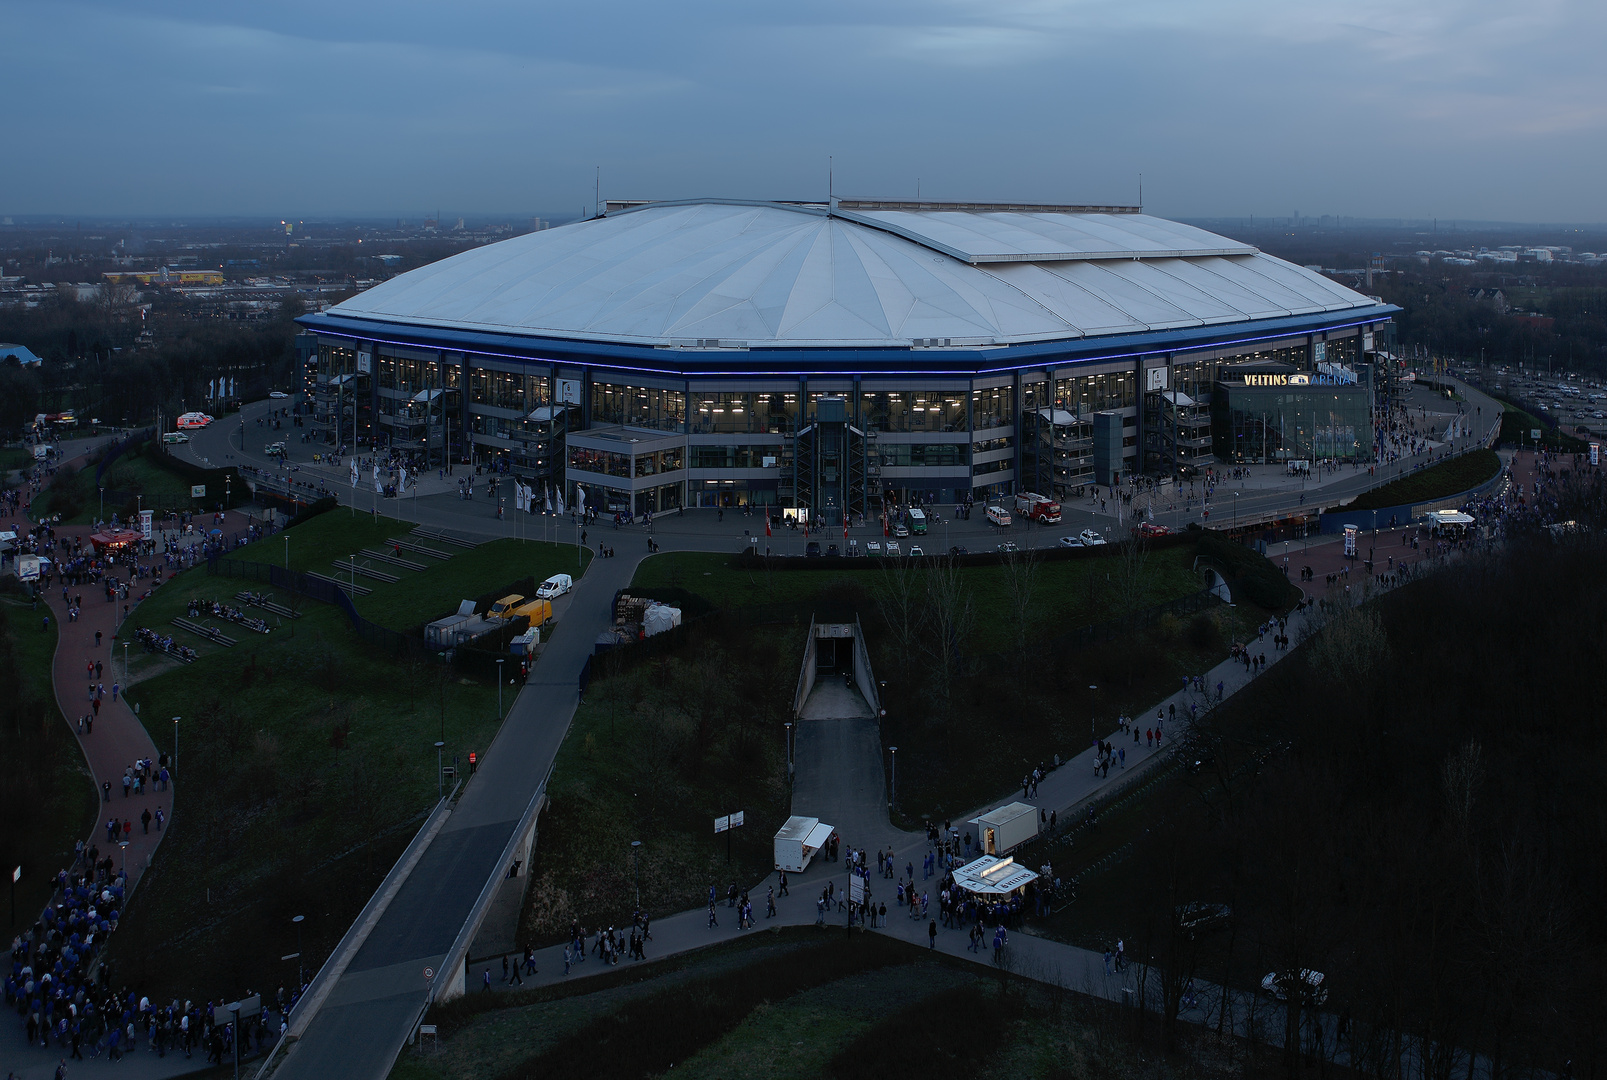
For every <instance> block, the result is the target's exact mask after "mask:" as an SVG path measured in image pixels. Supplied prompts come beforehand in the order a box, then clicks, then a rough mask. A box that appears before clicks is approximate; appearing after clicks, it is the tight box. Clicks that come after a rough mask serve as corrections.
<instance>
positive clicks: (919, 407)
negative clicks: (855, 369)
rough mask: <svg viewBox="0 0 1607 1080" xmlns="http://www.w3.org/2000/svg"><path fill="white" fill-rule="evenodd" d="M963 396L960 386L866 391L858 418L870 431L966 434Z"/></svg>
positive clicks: (862, 394)
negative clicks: (954, 432) (952, 432)
mask: <svg viewBox="0 0 1607 1080" xmlns="http://www.w3.org/2000/svg"><path fill="white" fill-rule="evenodd" d="M987 392H988V393H992V391H987ZM965 393H966V391H965V388H964V387H963V386H960V387H955V388H953V389H930V390H875V391H866V392H862V393H861V394H860V395H859V409H860V419H861V421H862V422H863V423H864V425H865V427H866V429H867V430H869V431H965V430H967V427H966V422H965Z"/></svg>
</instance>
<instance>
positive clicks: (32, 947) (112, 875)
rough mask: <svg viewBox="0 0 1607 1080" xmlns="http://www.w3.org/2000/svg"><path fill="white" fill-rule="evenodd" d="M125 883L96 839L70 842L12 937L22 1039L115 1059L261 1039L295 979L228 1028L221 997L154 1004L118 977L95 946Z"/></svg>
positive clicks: (216, 1057) (257, 1048)
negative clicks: (36, 906) (68, 854)
mask: <svg viewBox="0 0 1607 1080" xmlns="http://www.w3.org/2000/svg"><path fill="white" fill-rule="evenodd" d="M113 820H114V821H115V819H113ZM147 827H148V825H147ZM110 828H111V825H110V824H108V835H110ZM131 828H132V823H131V822H122V823H120V824H118V829H119V832H121V833H124V834H126V833H127V832H128V831H130V830H131ZM109 843H110V841H109ZM127 888H128V877H127V872H126V870H125V869H124V868H121V867H118V866H117V864H116V860H115V859H113V858H112V857H111V856H110V855H108V856H106V857H105V858H102V856H101V851H100V848H99V847H98V846H97V845H95V844H93V843H89V844H86V843H84V842H82V841H80V842H79V844H78V845H77V850H76V854H75V855H74V858H73V862H72V864H71V865H70V866H68V867H67V868H66V869H63V870H60V871H58V872H57V874H56V877H55V888H54V890H53V891H52V894H51V898H50V902H49V903H48V904H46V906H45V907H44V909H43V910H42V911H41V912H40V913H39V917H38V918H37V919H35V920H34V922H33V923H32V925H31V926H29V927H28V928H27V929H26V930H24V931H23V932H22V933H20V934H17V935H15V936H14V937H13V938H12V940H11V967H10V970H9V971H8V973H7V974H6V978H5V1002H6V1006H7V1008H10V1009H13V1010H14V1011H15V1012H16V1013H17V1016H18V1019H19V1020H20V1022H21V1023H22V1025H23V1027H24V1029H25V1032H26V1035H27V1039H28V1044H29V1045H30V1046H35V1047H40V1048H44V1049H49V1048H52V1047H54V1048H55V1049H56V1050H57V1051H58V1052H60V1053H61V1054H62V1061H63V1063H64V1064H65V1062H66V1061H68V1060H77V1061H82V1060H85V1055H86V1053H87V1055H88V1057H89V1058H91V1059H92V1058H97V1057H99V1056H101V1055H102V1054H105V1055H106V1056H107V1058H108V1059H109V1060H112V1061H116V1060H118V1059H120V1058H122V1057H124V1056H126V1055H128V1054H133V1053H138V1052H140V1051H141V1050H142V1049H143V1050H145V1051H147V1052H150V1053H154V1054H156V1055H157V1056H159V1057H162V1056H166V1054H167V1053H168V1051H173V1052H174V1053H179V1052H182V1053H183V1054H184V1055H185V1056H186V1057H191V1056H193V1055H194V1053H195V1051H196V1050H198V1049H199V1050H201V1051H202V1052H203V1053H204V1055H205V1056H206V1059H207V1060H208V1061H213V1062H216V1063H218V1064H222V1063H223V1061H224V1060H225V1058H226V1057H227V1056H229V1055H231V1054H232V1052H233V1050H234V1044H235V1042H236V1041H239V1043H240V1047H241V1053H242V1056H244V1055H246V1054H248V1053H253V1052H255V1053H261V1052H262V1050H263V1049H264V1048H265V1047H266V1046H268V1045H271V1043H272V1041H274V1040H276V1039H277V1038H278V1037H279V1035H280V1034H281V1033H282V1032H283V1030H284V1027H285V1018H286V1016H287V1015H288V1013H289V1010H290V1008H292V1007H293V1006H294V1004H295V1002H296V1001H297V1000H298V999H299V998H300V995H301V993H302V991H303V990H304V989H305V987H298V988H296V989H295V990H293V991H291V992H289V993H287V992H286V991H285V989H284V988H281V989H280V990H279V992H278V995H277V997H276V998H275V999H274V1000H272V1001H267V1000H265V1001H264V1002H263V1005H262V1008H261V1010H260V1011H259V1012H257V1013H255V1014H253V1015H249V1016H242V1017H240V1019H239V1024H238V1027H237V1026H236V1024H235V1021H234V1016H233V1014H232V1013H230V1012H228V1011H227V1010H226V1009H225V1008H224V1003H223V1001H222V1000H221V999H220V1000H213V1001H200V1002H197V1001H183V1002H180V1001H179V1000H178V999H174V1000H172V1001H171V1002H169V1003H166V1004H163V1003H161V1002H158V1001H154V1000H152V998H151V997H150V995H149V994H147V993H145V992H143V991H142V990H140V989H139V988H136V987H131V986H129V985H127V984H126V983H122V982H119V980H118V979H117V978H116V975H115V966H114V964H113V963H112V962H111V961H109V960H106V959H104V953H105V951H106V944H107V941H108V939H109V938H110V936H111V935H112V934H113V933H115V932H116V930H117V926H118V922H119V919H120V915H121V912H122V908H123V903H124V899H125V896H126V892H127ZM248 996H249V995H248Z"/></svg>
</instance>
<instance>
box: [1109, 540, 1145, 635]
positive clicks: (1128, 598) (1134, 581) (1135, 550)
mask: <svg viewBox="0 0 1607 1080" xmlns="http://www.w3.org/2000/svg"><path fill="white" fill-rule="evenodd" d="M1148 564H1149V544H1148V542H1147V541H1146V540H1145V539H1144V537H1143V536H1141V535H1139V534H1138V533H1132V534H1130V535H1129V536H1128V537H1127V538H1126V539H1125V540H1123V541H1122V542H1121V543H1119V544H1117V545H1116V566H1115V570H1114V577H1115V585H1116V597H1117V610H1118V611H1119V612H1120V613H1121V614H1122V615H1123V616H1127V615H1131V614H1133V612H1135V611H1137V610H1138V609H1139V607H1141V606H1142V605H1143V600H1144V571H1145V570H1146V569H1147V567H1148Z"/></svg>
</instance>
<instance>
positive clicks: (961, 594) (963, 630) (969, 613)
mask: <svg viewBox="0 0 1607 1080" xmlns="http://www.w3.org/2000/svg"><path fill="white" fill-rule="evenodd" d="M926 612H927V625H928V627H929V629H930V633H929V635H928V641H929V643H930V645H931V649H932V661H933V665H934V666H933V672H934V674H935V675H936V676H937V678H936V685H935V690H936V691H937V694H936V700H937V704H938V706H939V710H940V712H941V713H942V714H943V715H944V716H947V715H948V709H949V700H950V696H951V695H952V693H953V690H954V680H955V678H956V677H957V676H958V675H959V674H960V670H961V663H960V661H961V653H960V650H961V648H962V647H963V646H964V644H965V640H966V638H968V637H970V635H971V630H972V629H973V628H974V627H975V626H976V604H975V602H974V600H973V597H972V595H971V590H970V589H969V588H967V587H966V585H965V580H964V578H963V576H962V575H961V574H960V568H959V567H958V566H956V565H955V562H954V560H953V559H948V558H944V559H939V560H936V561H935V562H933V564H932V565H931V566H930V567H928V569H927V571H926Z"/></svg>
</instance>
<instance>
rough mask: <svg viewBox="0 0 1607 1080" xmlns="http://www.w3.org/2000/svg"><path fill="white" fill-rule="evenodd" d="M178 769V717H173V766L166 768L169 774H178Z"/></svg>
mask: <svg viewBox="0 0 1607 1080" xmlns="http://www.w3.org/2000/svg"><path fill="white" fill-rule="evenodd" d="M178 771H179V718H178V717H176V716H175V717H174V718H173V767H172V768H171V769H169V770H168V775H169V776H176V775H178Z"/></svg>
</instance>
